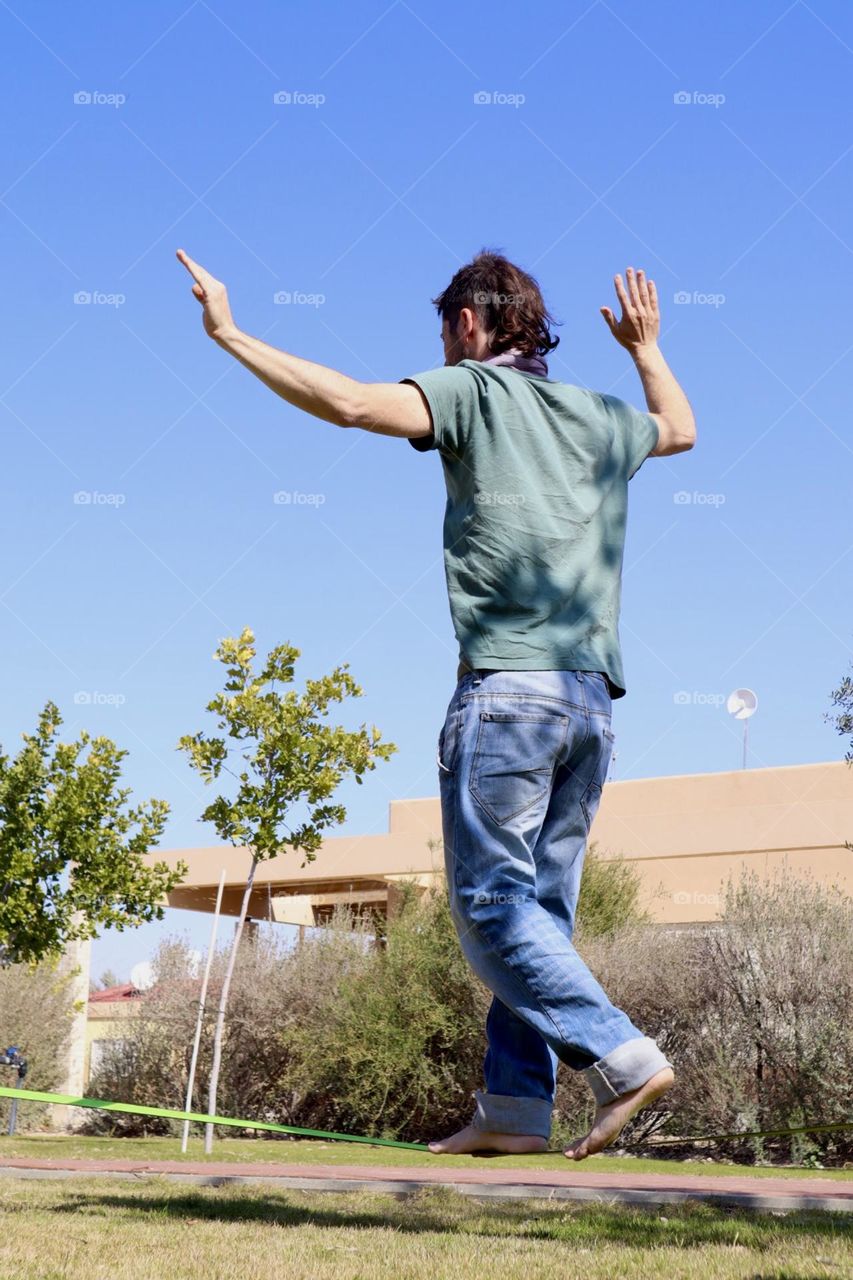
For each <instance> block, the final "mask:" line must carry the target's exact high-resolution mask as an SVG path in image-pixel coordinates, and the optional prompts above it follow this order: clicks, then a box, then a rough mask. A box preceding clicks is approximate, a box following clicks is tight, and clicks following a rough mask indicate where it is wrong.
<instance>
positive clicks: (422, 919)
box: [288, 886, 491, 1141]
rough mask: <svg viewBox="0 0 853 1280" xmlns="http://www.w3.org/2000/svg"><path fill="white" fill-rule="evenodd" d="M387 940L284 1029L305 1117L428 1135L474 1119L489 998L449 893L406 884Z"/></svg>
mask: <svg viewBox="0 0 853 1280" xmlns="http://www.w3.org/2000/svg"><path fill="white" fill-rule="evenodd" d="M385 941H386V945H385V946H384V947H382V948H379V949H374V950H372V951H370V952H368V953H367V954H366V955H365V956H364V958H363V961H362V963H361V964H359V965H356V966H353V967H351V968H350V970H349V972H347V973H344V974H343V975H342V976H341V979H340V980H339V982H338V983H336V984H335V986H334V987H333V988H330V989H329V990H327V991H326V992H325V993H324V994H323V995H322V996H321V997H320V999H319V1000H317V998H316V996H317V993H314V995H313V999H312V1000H311V1001H310V1002H309V1005H308V1007H307V1008H306V1010H305V1016H304V1018H303V1019H302V1020H301V1022H300V1023H299V1024H298V1025H294V1026H293V1027H292V1028H291V1030H290V1033H289V1035H288V1040H289V1045H290V1051H291V1057H290V1063H289V1067H288V1079H289V1081H290V1082H291V1084H292V1086H293V1088H294V1090H295V1091H297V1092H298V1093H299V1095H300V1096H301V1105H300V1111H301V1114H302V1115H303V1117H304V1118H303V1120H302V1121H301V1123H303V1124H307V1125H308V1126H309V1127H311V1128H326V1129H344V1130H346V1131H349V1132H354V1133H364V1134H368V1135H372V1136H384V1137H398V1138H403V1139H405V1140H413V1141H423V1138H424V1135H425V1134H427V1135H430V1134H437V1133H443V1132H445V1131H446V1130H447V1129H450V1128H454V1127H459V1125H460V1124H466V1123H467V1122H468V1120H469V1119H470V1113H471V1110H472V1106H473V1103H472V1101H471V1093H472V1091H473V1090H474V1088H475V1087H476V1086H477V1085H478V1084H479V1083H480V1072H481V1063H482V1055H483V1051H484V1048H485V1045H484V1033H483V1027H484V1022H485V1016H486V1010H487V1008H488V1004H489V1000H490V998H491V997H490V996H489V995H488V993H487V992H486V991H485V989H484V988H483V987H482V986H481V985H480V983H479V982H478V981H477V979H476V978H475V977H474V975H473V974H472V973H471V971H470V970H469V968H468V965H467V963H466V961H465V959H464V957H463V955H462V952H461V950H460V948H459V944H458V942H457V939H456V934H455V931H454V928H453V923H452V921H451V918H450V911H449V908H448V904H447V897H446V894H445V893H444V892H443V890H440V891H436V892H429V893H427V894H425V895H424V896H423V897H422V898H421V897H419V895H418V892H417V890H416V889H415V888H414V887H413V886H404V892H403V901H402V904H401V907H400V909H399V912H398V913H397V914H395V915H394V916H393V917H392V918H391V919H390V920H389V921H388V924H387V934H386V940H385Z"/></svg>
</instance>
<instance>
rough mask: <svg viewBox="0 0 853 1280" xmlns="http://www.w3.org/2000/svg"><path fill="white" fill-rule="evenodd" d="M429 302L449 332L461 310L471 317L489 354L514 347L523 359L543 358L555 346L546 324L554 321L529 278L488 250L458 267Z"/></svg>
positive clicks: (536, 286)
mask: <svg viewBox="0 0 853 1280" xmlns="http://www.w3.org/2000/svg"><path fill="white" fill-rule="evenodd" d="M432 303H433V306H434V307H435V308H436V310H437V311H438V313H439V315H440V316H441V317H442V319H443V320H447V321H448V323H449V324H450V325H451V327H453V328H455V326H456V322H457V321H458V319H459V313H460V312H461V310H462V308H463V307H469V308H470V309H471V310H472V311H474V312H476V314H477V316H478V317H479V320H480V323H481V324H482V326H483V328H484V329H485V331H486V333H487V334H488V335H489V346H490V347H491V350H492V353H493V354H494V355H499V354H500V353H501V352H502V351H507V350H508V349H509V348H510V347H517V348H518V350H519V351H520V352H521V353H522V355H525V356H532V355H542V356H544V355H547V354H548V352H549V351H553V350H554V348H555V347H556V346H557V343H558V342H559V341H560V339H559V338H555V337H552V336H551V325H553V324H557V323H558V322H557V321H556V320H555V319H554V317H553V316H552V315H551V314H550V313H549V311H548V309H547V307H546V306H545V302H544V300H543V298H542V293H541V291H540V289H539V285H538V284H537V283H536V281H535V280H534V279H533V276H531V275H528V274H527V272H526V271H522V269H521V267H517V266H516V265H515V264H514V263H512V262H510V261H509V259H508V258H505V257H504V256H503V254H500V253H496V252H494V251H493V250H490V249H483V250H481V252H480V253H478V254H477V256H476V258H474V260H473V261H472V262H469V263H468V265H467V266H464V267H460V268H459V270H458V271H457V272H456V275H455V276H454V277H453V279H452V280H451V281H450V284H449V285H448V286H447V288H446V289H445V290H444V291H443V292H442V293H440V294H439V295H438V297H437V298H433V299H432Z"/></svg>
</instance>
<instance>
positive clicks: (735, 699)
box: [726, 689, 758, 769]
mask: <svg viewBox="0 0 853 1280" xmlns="http://www.w3.org/2000/svg"><path fill="white" fill-rule="evenodd" d="M757 710H758V694H757V693H754V692H753V690H752V689H733V690H732V692H731V693H730V694H729V696H728V697H727V698H726V711H728V713H729V715H730V716H734V718H735V720H742V721H743V760H742V762H741V768H742V769H745V768H746V753H747V750H748V749H749V717H750V716H754V715H755V713H756V711H757Z"/></svg>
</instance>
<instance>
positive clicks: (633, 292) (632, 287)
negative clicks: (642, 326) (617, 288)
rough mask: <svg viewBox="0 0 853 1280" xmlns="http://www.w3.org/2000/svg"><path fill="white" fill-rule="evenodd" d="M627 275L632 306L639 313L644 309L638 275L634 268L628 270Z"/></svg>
mask: <svg viewBox="0 0 853 1280" xmlns="http://www.w3.org/2000/svg"><path fill="white" fill-rule="evenodd" d="M625 275H626V276H627V277H628V293H629V295H630V297H631V305H632V306H633V307H634V308H635V310H637V311H639V310H640V309H641V308H642V305H643V299H642V297H641V295H640V286H639V284H638V283H637V275H636V272H635V271H634V268H633V267H628V268H626V271H625Z"/></svg>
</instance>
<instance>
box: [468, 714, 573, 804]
mask: <svg viewBox="0 0 853 1280" xmlns="http://www.w3.org/2000/svg"><path fill="white" fill-rule="evenodd" d="M520 718H521V717H520ZM525 718H526V719H541V717H525ZM546 718H547V717H546ZM550 718H551V719H553V716H552V717H550ZM560 718H561V719H562V720H563V721H564V724H563V737H562V740H561V742H560V745H559V747H558V753H559V752H560V751H562V749H563V747H564V746H565V743H566V738H567V737H568V732H569V716H561V717H560ZM486 723H489V722H487V721H485V720H483V718H482V715H481V716H480V727H479V729H478V730H477V741H476V743H475V744H474V754H473V755H472V756H471V772H470V774H469V776H468V790H469V791H470V792H471V795H472V796H473V797H474V799H475V800H476V801H477V804H478V805H479V806H480V808H481V809H482V810H483V812H484V813H486V814H488V816H489V817H490V818H491V820H492V822H494V823H496V824H497V825H498V826H499V827H502V826H504V825H505V824H506V823H507V822H509V821H510V820H511V819H512V818H517V817H518V815H519V814H520V813H524V812H525V811H526V810H527V809H531V808H532V807H533V805H535V804H538V803H539V802H540V800H541V799H542V797H543V796H544V795H546V794H547V791H548V787H547V785H546V787H545V789H544V790H543V791H540V793H539V795H538V796H536V797H535V798H534V799H533V800H528V802H527V804H523V805H522V806H521V808H520V809H516V810H515V812H514V813H508V814H507V816H506V817H505V818H504V819H503V820H502V821H501V820H499V819H498V817H497V815H496V814H494V813H492V811H491V809H490V808H489V806H488V805H487V804H486V802H485V800H484V799H483V796H482V793H481V792H480V791H479V789H478V788H477V786H476V780H477V773H476V769H475V766H476V763H477V754H478V752H479V750H480V738H481V736H482V733H483V725H484V724H486ZM491 723H495V724H500V723H501V721H493V722H491ZM556 767H557V761H556V760H555V761H554V763H553V764H552V765H551V768H550V769H547V770H546V769H526V770H524V772H525V773H547V774H548V778H549V780H550V779H552V778H553V777H554V770H555V769H556Z"/></svg>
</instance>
